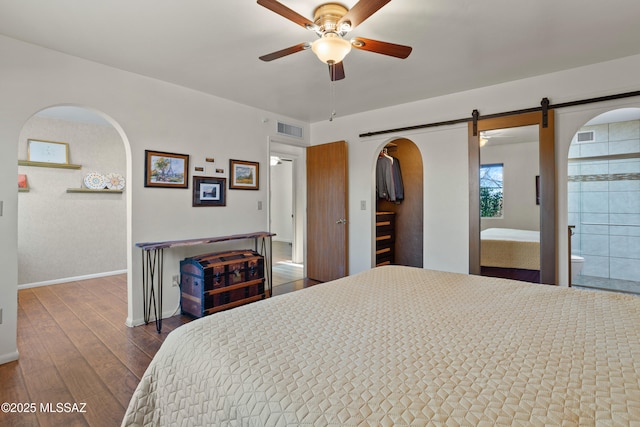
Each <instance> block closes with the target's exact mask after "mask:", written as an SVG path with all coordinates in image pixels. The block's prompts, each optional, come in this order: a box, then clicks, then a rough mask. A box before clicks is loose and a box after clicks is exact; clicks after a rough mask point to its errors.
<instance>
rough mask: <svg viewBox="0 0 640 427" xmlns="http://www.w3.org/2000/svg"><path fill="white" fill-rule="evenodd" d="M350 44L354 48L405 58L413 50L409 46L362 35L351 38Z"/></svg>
mask: <svg viewBox="0 0 640 427" xmlns="http://www.w3.org/2000/svg"><path fill="white" fill-rule="evenodd" d="M351 45H352V46H353V47H355V48H356V49H360V50H367V51H369V52H375V53H380V54H382V55H389V56H394V57H396V58H400V59H405V58H407V57H408V56H409V54H410V53H411V51H412V50H413V49H412V48H411V46H403V45H401V44H394V43H387V42H381V41H378V40H371V39H364V38H362V37H357V38H355V39H353V40H351Z"/></svg>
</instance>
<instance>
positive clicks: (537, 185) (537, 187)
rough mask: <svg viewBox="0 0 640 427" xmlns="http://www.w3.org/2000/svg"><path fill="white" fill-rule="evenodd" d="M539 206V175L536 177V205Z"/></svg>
mask: <svg viewBox="0 0 640 427" xmlns="http://www.w3.org/2000/svg"><path fill="white" fill-rule="evenodd" d="M539 204H540V175H536V205H539Z"/></svg>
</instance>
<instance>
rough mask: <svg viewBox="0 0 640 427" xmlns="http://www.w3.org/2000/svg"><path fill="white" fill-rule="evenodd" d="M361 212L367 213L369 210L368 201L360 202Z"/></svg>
mask: <svg viewBox="0 0 640 427" xmlns="http://www.w3.org/2000/svg"><path fill="white" fill-rule="evenodd" d="M360 210H361V211H366V210H367V201H366V200H360Z"/></svg>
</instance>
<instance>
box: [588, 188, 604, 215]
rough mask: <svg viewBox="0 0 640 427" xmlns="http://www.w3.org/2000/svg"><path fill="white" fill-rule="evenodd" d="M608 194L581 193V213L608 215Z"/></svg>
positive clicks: (601, 192)
mask: <svg viewBox="0 0 640 427" xmlns="http://www.w3.org/2000/svg"><path fill="white" fill-rule="evenodd" d="M608 194H609V193H608V192H604V191H598V192H590V193H582V197H581V198H582V205H581V206H582V212H586V213H609V201H608V197H607V196H608Z"/></svg>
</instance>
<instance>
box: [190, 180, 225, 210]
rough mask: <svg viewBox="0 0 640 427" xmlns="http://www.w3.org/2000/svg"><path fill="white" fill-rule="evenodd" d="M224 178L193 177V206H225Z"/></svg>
mask: <svg viewBox="0 0 640 427" xmlns="http://www.w3.org/2000/svg"><path fill="white" fill-rule="evenodd" d="M226 185H227V179H226V178H214V177H209V176H194V177H193V206H226V205H227V198H226V195H225V186H226Z"/></svg>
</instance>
